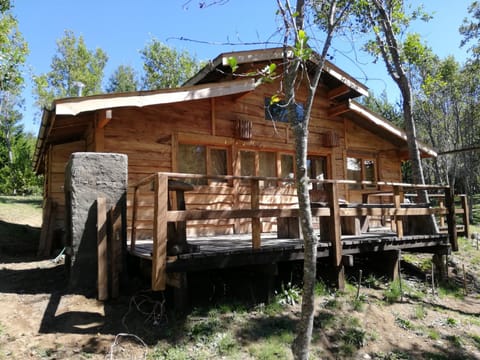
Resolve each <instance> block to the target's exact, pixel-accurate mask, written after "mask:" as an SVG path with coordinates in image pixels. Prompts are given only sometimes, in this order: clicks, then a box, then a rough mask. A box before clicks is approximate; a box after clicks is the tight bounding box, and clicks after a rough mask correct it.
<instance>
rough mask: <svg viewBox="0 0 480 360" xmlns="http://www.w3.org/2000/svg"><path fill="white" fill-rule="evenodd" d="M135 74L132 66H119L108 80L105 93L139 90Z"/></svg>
mask: <svg viewBox="0 0 480 360" xmlns="http://www.w3.org/2000/svg"><path fill="white" fill-rule="evenodd" d="M139 87H140V86H139V81H138V78H137V73H136V71H135V69H134V68H133V67H132V66H129V65H120V66H119V67H118V68H117V69H116V70H115V71H114V73H113V74H112V76H110V78H109V79H108V84H107V86H106V88H105V91H106V92H107V93H117V92H129V91H137V90H138V89H139Z"/></svg>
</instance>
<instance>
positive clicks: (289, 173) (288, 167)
mask: <svg viewBox="0 0 480 360" xmlns="http://www.w3.org/2000/svg"><path fill="white" fill-rule="evenodd" d="M280 162H281V167H282V172H281V173H280V177H281V178H283V179H285V178H288V179H293V178H294V177H295V171H294V170H293V156H292V155H285V154H283V155H281V157H280Z"/></svg>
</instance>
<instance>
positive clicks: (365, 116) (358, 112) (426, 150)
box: [345, 100, 437, 157]
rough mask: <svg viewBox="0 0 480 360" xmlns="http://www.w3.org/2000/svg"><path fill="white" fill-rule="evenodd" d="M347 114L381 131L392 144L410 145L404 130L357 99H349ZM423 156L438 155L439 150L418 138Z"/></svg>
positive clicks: (360, 122)
mask: <svg viewBox="0 0 480 360" xmlns="http://www.w3.org/2000/svg"><path fill="white" fill-rule="evenodd" d="M345 116H346V117H348V118H349V119H351V120H353V121H355V122H356V123H357V124H359V125H360V126H363V127H364V128H367V129H368V130H372V131H374V132H376V133H380V134H381V135H382V136H384V137H385V139H387V140H388V141H390V142H391V143H392V144H396V145H397V146H399V147H403V148H407V147H408V138H407V134H406V133H405V131H404V130H402V129H400V128H399V127H397V126H395V125H393V124H392V123H391V122H390V121H388V120H386V119H385V118H383V117H381V116H380V115H378V114H375V113H374V112H372V111H370V110H369V109H367V108H366V107H365V106H363V105H361V104H359V103H358V102H356V101H353V100H350V101H348V105H347V107H346V111H345ZM417 144H418V148H419V150H420V152H421V156H422V157H437V152H436V151H435V150H434V149H433V148H431V147H430V146H428V145H426V144H424V143H422V142H420V141H418V140H417Z"/></svg>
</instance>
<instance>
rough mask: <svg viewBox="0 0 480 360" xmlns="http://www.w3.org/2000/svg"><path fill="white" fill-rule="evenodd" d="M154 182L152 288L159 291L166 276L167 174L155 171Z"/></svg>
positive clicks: (162, 288) (164, 283) (163, 284)
mask: <svg viewBox="0 0 480 360" xmlns="http://www.w3.org/2000/svg"><path fill="white" fill-rule="evenodd" d="M154 182H155V195H154V199H155V200H154V202H155V204H154V218H153V249H152V290H153V291H159V290H165V286H166V278H167V276H166V269H167V212H168V176H167V175H165V174H161V173H157V174H156V176H155V179H154Z"/></svg>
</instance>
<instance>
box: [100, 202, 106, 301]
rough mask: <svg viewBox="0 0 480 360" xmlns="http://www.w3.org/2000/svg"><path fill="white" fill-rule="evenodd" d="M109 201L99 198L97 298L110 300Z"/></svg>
mask: <svg viewBox="0 0 480 360" xmlns="http://www.w3.org/2000/svg"><path fill="white" fill-rule="evenodd" d="M107 250H108V246H107V199H106V198H104V197H98V198H97V296H98V300H100V301H104V300H107V299H108V252H107Z"/></svg>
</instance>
